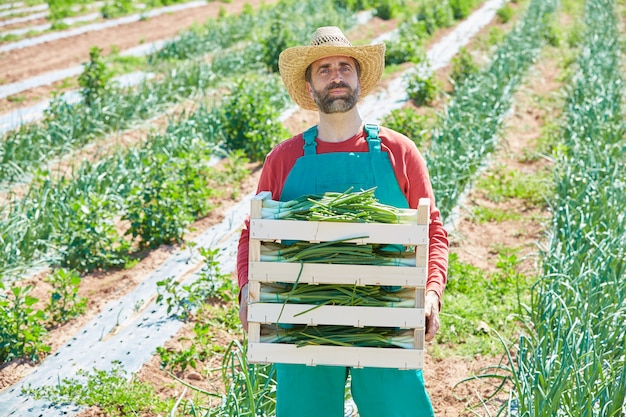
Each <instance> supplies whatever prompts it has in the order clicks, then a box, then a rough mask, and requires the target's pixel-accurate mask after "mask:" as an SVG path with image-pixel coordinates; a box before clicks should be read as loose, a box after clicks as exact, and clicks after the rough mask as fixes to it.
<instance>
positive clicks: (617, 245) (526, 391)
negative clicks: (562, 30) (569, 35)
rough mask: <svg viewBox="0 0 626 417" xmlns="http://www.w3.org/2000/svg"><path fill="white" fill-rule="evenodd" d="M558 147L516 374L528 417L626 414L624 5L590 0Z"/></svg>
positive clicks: (519, 403) (519, 401) (520, 409)
mask: <svg viewBox="0 0 626 417" xmlns="http://www.w3.org/2000/svg"><path fill="white" fill-rule="evenodd" d="M584 23H585V30H584V32H583V34H582V38H583V41H582V45H581V47H580V52H579V55H578V57H577V60H576V63H575V64H576V70H575V72H574V74H573V76H572V77H571V81H570V83H569V85H568V87H567V97H566V104H565V108H564V115H563V120H562V127H561V129H560V131H559V140H558V146H557V149H556V151H555V154H556V160H555V169H554V180H555V183H556V195H555V196H554V199H553V200H552V201H551V202H550V205H551V211H552V215H553V218H552V224H551V227H550V230H549V242H548V246H547V247H546V248H545V249H544V251H543V253H542V269H543V274H542V277H541V279H540V280H539V281H538V282H537V284H536V285H535V288H534V291H533V293H532V304H531V306H530V308H529V311H528V315H529V318H528V320H529V326H528V328H529V332H530V334H529V335H528V336H527V337H522V338H521V340H520V342H519V353H518V355H517V358H516V363H517V367H516V369H515V372H514V375H513V377H514V382H515V391H514V394H515V396H516V398H515V401H514V403H515V408H516V410H517V414H516V415H519V416H546V417H547V416H566V415H570V416H572V415H575V416H588V417H591V416H603V417H612V416H623V415H624V413H625V412H626V403H625V398H626V366H625V363H626V359H625V358H626V352H625V347H626V332H625V331H624V323H625V322H626V289H625V288H624V278H626V262H625V260H626V251H625V248H626V221H625V218H624V213H626V200H625V199H624V193H625V192H626V182H625V178H626V168H625V167H626V164H625V163H624V162H625V161H626V147H625V146H624V137H625V136H624V134H625V132H626V123H625V122H624V120H625V118H624V109H623V107H622V106H623V103H624V78H623V70H622V68H623V64H622V62H621V47H620V33H619V29H618V21H617V13H616V10H615V3H614V2H613V1H612V0H589V1H588V2H587V4H586V16H585V19H584Z"/></svg>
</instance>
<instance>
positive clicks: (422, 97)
mask: <svg viewBox="0 0 626 417" xmlns="http://www.w3.org/2000/svg"><path fill="white" fill-rule="evenodd" d="M406 82H407V86H406V92H407V94H408V96H409V98H410V99H411V100H413V102H414V103H415V104H416V105H417V106H423V105H427V104H430V103H432V102H433V101H434V100H435V98H437V95H438V94H439V92H440V90H441V87H440V86H439V83H438V81H437V79H436V78H435V76H434V74H431V75H430V76H423V75H420V74H418V73H417V72H413V73H412V74H409V75H407V76H406Z"/></svg>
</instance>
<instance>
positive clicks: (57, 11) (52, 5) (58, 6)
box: [46, 0, 73, 24]
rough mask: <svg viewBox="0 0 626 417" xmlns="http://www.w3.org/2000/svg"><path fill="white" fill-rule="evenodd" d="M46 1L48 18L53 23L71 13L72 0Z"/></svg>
mask: <svg viewBox="0 0 626 417" xmlns="http://www.w3.org/2000/svg"><path fill="white" fill-rule="evenodd" d="M46 3H47V4H48V10H49V15H48V18H49V19H50V21H52V22H53V24H54V23H55V22H56V21H58V20H61V19H63V18H66V17H68V16H70V15H71V14H72V5H73V1H72V0H46Z"/></svg>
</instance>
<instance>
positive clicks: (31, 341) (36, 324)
mask: <svg viewBox="0 0 626 417" xmlns="http://www.w3.org/2000/svg"><path fill="white" fill-rule="evenodd" d="M32 289H33V287H32V286H30V285H29V286H26V287H24V288H21V287H18V286H13V287H11V288H10V290H9V291H8V293H5V287H4V284H3V283H2V282H0V291H1V293H0V363H5V362H9V361H11V360H13V359H18V358H24V357H25V358H28V359H30V360H33V361H38V360H39V359H41V356H42V354H44V353H47V352H49V351H50V346H48V345H46V344H44V343H43V341H42V339H43V338H44V337H45V336H46V334H47V332H46V329H45V326H44V321H45V313H44V312H43V311H41V310H37V309H35V308H34V305H35V303H37V302H38V301H39V300H38V299H37V298H35V297H32V296H30V295H29V294H30V291H31V290H32Z"/></svg>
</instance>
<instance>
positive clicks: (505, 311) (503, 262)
mask: <svg viewBox="0 0 626 417" xmlns="http://www.w3.org/2000/svg"><path fill="white" fill-rule="evenodd" d="M518 263H519V259H518V258H517V256H516V255H515V251H514V250H511V249H504V250H502V251H501V252H500V254H499V255H498V262H497V270H496V271H495V272H493V273H485V271H484V270H483V269H481V268H478V267H475V266H472V265H471V264H468V263H465V262H461V261H459V260H458V256H457V255H456V254H455V253H451V254H450V264H449V272H448V274H449V277H448V283H447V284H446V293H445V295H444V303H445V308H444V309H443V310H442V311H441V328H442V329H446V331H441V332H439V333H438V334H437V336H436V338H437V345H438V347H437V355H441V356H445V355H446V353H445V352H446V351H447V350H448V349H453V350H454V352H455V353H456V354H461V355H468V356H473V355H475V354H482V355H494V354H497V353H499V352H500V350H501V348H502V347H501V344H500V340H499V338H498V337H497V336H496V332H497V333H499V334H500V335H502V336H503V337H504V338H506V339H509V340H513V339H515V336H516V334H517V333H518V332H519V331H520V330H521V328H522V327H521V323H520V321H519V318H518V315H519V314H520V313H521V304H520V303H521V302H523V299H522V298H520V297H522V294H525V293H527V290H528V288H529V285H530V284H529V282H530V280H529V278H528V277H525V276H524V275H522V274H520V273H519V272H517V269H516V267H517V265H518ZM516 323H517V324H516Z"/></svg>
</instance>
